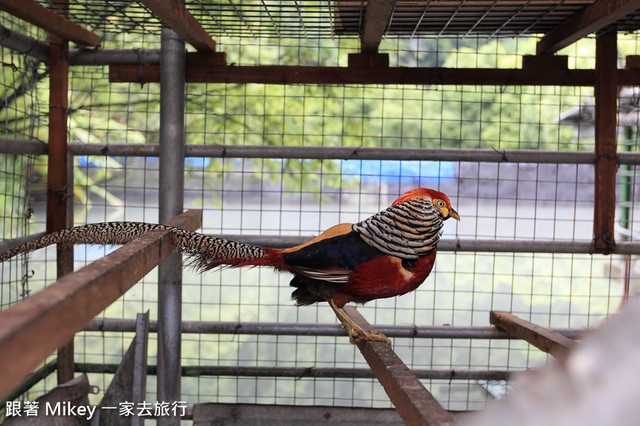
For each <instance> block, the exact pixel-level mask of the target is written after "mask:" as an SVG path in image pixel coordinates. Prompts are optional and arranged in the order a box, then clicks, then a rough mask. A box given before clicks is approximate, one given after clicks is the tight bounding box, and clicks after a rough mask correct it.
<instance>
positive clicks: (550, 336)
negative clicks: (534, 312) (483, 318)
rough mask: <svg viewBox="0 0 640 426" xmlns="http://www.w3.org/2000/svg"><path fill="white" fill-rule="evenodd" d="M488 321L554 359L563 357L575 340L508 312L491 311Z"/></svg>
mask: <svg viewBox="0 0 640 426" xmlns="http://www.w3.org/2000/svg"><path fill="white" fill-rule="evenodd" d="M489 321H490V322H491V324H493V325H495V326H496V327H498V328H501V329H502V330H504V331H506V332H508V333H510V334H512V335H514V336H516V337H519V338H521V339H523V340H526V341H527V342H529V343H531V344H532V345H533V346H535V347H536V348H538V349H540V350H541V351H543V352H546V353H548V354H551V355H553V357H554V358H556V359H564V358H565V357H566V356H567V353H568V352H569V349H571V348H572V347H573V346H574V345H575V343H576V342H575V340H571V339H569V338H568V337H564V336H563V335H561V334H558V333H556V332H554V331H551V330H549V329H547V328H544V327H541V326H539V325H536V324H533V323H531V322H529V321H525V320H523V319H522V318H519V317H517V316H515V315H513V314H510V313H508V312H499V311H491V313H490V314H489Z"/></svg>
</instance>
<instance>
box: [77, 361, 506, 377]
mask: <svg viewBox="0 0 640 426" xmlns="http://www.w3.org/2000/svg"><path fill="white" fill-rule="evenodd" d="M118 366H119V364H92V363H76V372H78V373H103V374H113V373H115V371H116V370H117V369H118ZM411 371H413V372H414V374H415V375H416V377H418V378H419V379H424V380H509V379H510V378H511V375H512V374H514V373H517V372H518V371H517V370H513V371H510V370H458V369H449V370H447V369H439V370H432V369H415V370H411ZM157 373H158V368H157V366H155V365H150V366H148V367H147V374H149V375H156V374H157ZM182 376H183V377H198V376H231V377H294V378H303V377H312V378H345V379H373V378H375V376H374V374H373V373H372V372H371V370H370V369H368V368H316V367H244V366H217V365H216V366H183V367H182Z"/></svg>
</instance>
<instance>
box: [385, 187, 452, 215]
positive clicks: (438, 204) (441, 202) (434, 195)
mask: <svg viewBox="0 0 640 426" xmlns="http://www.w3.org/2000/svg"><path fill="white" fill-rule="evenodd" d="M419 197H427V198H429V199H430V200H431V202H432V203H433V206H434V207H435V208H437V209H438V210H440V211H441V212H442V217H444V218H445V220H446V219H449V218H450V217H452V218H454V219H456V220H460V215H458V212H456V211H455V209H454V208H453V207H451V201H450V200H449V197H447V196H446V195H445V194H444V193H442V192H439V191H434V190H433V189H428V188H418V189H412V190H411V191H407V192H406V193H405V194H403V195H402V196H400V197H399V198H398V199H397V200H396V201H394V202H393V205H394V206H395V205H398V204H400V203H404V202H405V201H409V200H413V199H414V198H419Z"/></svg>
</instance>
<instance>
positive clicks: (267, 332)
mask: <svg viewBox="0 0 640 426" xmlns="http://www.w3.org/2000/svg"><path fill="white" fill-rule="evenodd" d="M135 326H136V321H135V320H133V319H131V320H129V319H120V318H95V319H93V320H92V321H91V322H90V323H89V324H88V325H87V326H86V327H85V328H84V331H91V332H95V331H99V332H134V331H135ZM157 330H158V323H157V321H154V320H152V321H150V323H149V331H150V332H154V333H155V332H157ZM376 330H378V331H380V332H382V333H384V334H386V335H387V336H388V337H400V338H425V339H516V337H513V336H512V335H510V334H509V333H506V332H504V331H502V330H499V329H497V328H495V327H453V326H448V325H447V326H445V325H441V326H436V325H433V326H428V325H420V326H418V325H376ZM551 330H553V331H554V332H556V333H559V334H561V335H563V336H566V337H569V338H571V339H576V338H579V337H580V336H582V335H583V334H584V333H585V331H587V330H586V329H581V328H552V329H551ZM182 332H183V333H187V334H243V335H263V336H346V335H347V332H346V331H345V330H344V329H343V328H342V326H340V325H339V324H318V323H279V322H215V321H183V322H182Z"/></svg>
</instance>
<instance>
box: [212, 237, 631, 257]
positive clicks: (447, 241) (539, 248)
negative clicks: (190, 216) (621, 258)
mask: <svg viewBox="0 0 640 426" xmlns="http://www.w3.org/2000/svg"><path fill="white" fill-rule="evenodd" d="M218 236H219V237H220V238H224V239H226V240H232V241H237V242H240V243H245V244H253V245H258V246H266V247H274V248H287V247H293V246H296V245H300V244H304V243H305V242H307V241H309V239H311V238H312V236H311V235H309V236H278V235H239V234H222V235H218ZM592 245H593V243H592V241H590V240H589V241H586V240H582V241H580V240H578V241H556V240H501V239H496V240H488V239H479V240H477V239H471V238H443V239H441V240H440V242H439V243H438V251H453V252H471V253H476V252H487V253H573V254H593V253H594V250H593V246H592ZM612 253H618V254H640V243H638V242H629V241H623V242H620V243H617V244H616V246H615V248H614V249H613V251H612Z"/></svg>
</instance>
